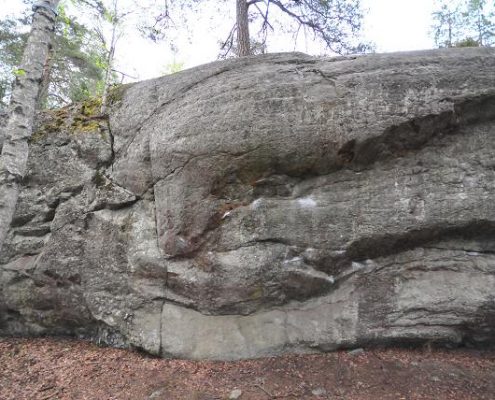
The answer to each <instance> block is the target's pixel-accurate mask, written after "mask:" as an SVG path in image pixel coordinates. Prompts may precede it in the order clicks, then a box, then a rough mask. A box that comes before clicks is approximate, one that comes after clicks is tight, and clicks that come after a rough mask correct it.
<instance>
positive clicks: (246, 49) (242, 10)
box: [236, 0, 251, 57]
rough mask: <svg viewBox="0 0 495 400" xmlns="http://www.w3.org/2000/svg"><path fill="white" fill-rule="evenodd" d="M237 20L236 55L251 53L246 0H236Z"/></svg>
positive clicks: (241, 55)
mask: <svg viewBox="0 0 495 400" xmlns="http://www.w3.org/2000/svg"><path fill="white" fill-rule="evenodd" d="M236 1H237V3H236V6H237V7H236V11H237V13H236V21H237V53H238V54H237V55H238V56H239V57H244V56H249V55H251V42H250V39H249V18H248V8H249V5H248V3H247V1H246V0H236Z"/></svg>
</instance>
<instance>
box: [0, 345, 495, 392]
mask: <svg viewBox="0 0 495 400" xmlns="http://www.w3.org/2000/svg"><path fill="white" fill-rule="evenodd" d="M0 368H1V369H0V399H1V400H11V399H12V400H14V399H15V400H22V399H29V400H57V399H59V400H62V399H68V400H82V399H88V400H89V399H90V400H125V399H129V400H148V399H155V400H161V399H167V400H170V399H186V400H187V399H191V400H192V399H194V400H213V399H228V398H229V395H230V393H231V392H232V390H234V389H240V390H241V391H242V395H241V397H240V398H239V399H240V400H247V399H253V400H254V399H259V400H265V399H346V400H357V399H361V400H375V399H376V400H378V399H380V400H382V399H383V400H386V399H393V400H416V399H433V400H447V399H456V400H457V399H462V400H465V399H466V400H467V399H488V400H494V399H495V350H486V351H475V350H467V349H464V350H433V351H429V350H427V349H419V350H418V349H416V350H405V349H386V350H378V349H373V350H366V351H365V352H363V353H361V354H358V355H352V354H350V353H349V352H346V351H339V352H334V353H328V354H319V355H290V356H283V357H274V358H264V359H258V360H247V361H238V362H211V361H205V362H195V361H184V360H163V359H157V358H152V357H149V356H146V355H143V354H141V353H138V352H134V351H129V350H118V349H112V348H101V347H97V346H96V345H94V344H91V343H87V342H83V341H75V340H66V339H63V340H62V339H57V340H55V339H36V340H32V339H0Z"/></svg>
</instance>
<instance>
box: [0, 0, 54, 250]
mask: <svg viewBox="0 0 495 400" xmlns="http://www.w3.org/2000/svg"><path fill="white" fill-rule="evenodd" d="M58 3H59V0H43V1H40V2H38V3H37V4H36V6H35V8H34V9H35V11H34V16H33V23H32V26H31V33H30V34H29V38H28V41H27V44H26V47H25V49H24V54H23V57H22V63H21V65H22V67H21V68H20V69H19V70H18V74H17V75H18V76H17V79H16V82H15V85H14V89H13V91H12V97H11V101H10V109H9V121H8V122H7V126H6V127H5V129H4V134H5V139H4V142H3V146H2V153H1V155H0V251H1V249H2V245H3V243H4V241H5V237H6V236H7V232H8V230H9V228H10V224H11V222H12V218H13V216H14V212H15V208H16V205H17V199H18V196H19V185H20V184H21V181H22V179H23V178H24V176H25V174H26V167H27V159H28V154H29V148H28V140H29V139H30V137H31V135H32V133H33V122H34V117H35V112H36V104H37V98H38V92H39V89H40V84H41V80H42V76H43V69H44V66H45V63H46V59H47V56H48V52H49V47H50V43H51V40H52V35H53V31H54V27H55V19H56V13H55V11H54V10H55V9H56V8H57V6H58Z"/></svg>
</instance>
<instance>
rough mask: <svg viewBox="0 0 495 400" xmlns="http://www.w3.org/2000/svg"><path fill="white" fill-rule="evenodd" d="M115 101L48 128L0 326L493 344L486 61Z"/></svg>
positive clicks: (473, 55) (492, 142) (402, 61)
mask: <svg viewBox="0 0 495 400" xmlns="http://www.w3.org/2000/svg"><path fill="white" fill-rule="evenodd" d="M112 98H113V100H112V101H113V104H112V107H111V112H110V116H109V120H108V121H105V120H101V119H98V118H96V117H93V116H91V112H90V111H91V110H89V109H90V108H91V107H89V106H88V105H83V106H74V107H72V108H71V109H64V110H59V111H56V112H51V113H49V114H46V115H44V116H43V117H42V118H41V122H40V127H39V131H38V132H37V133H36V134H35V135H34V137H33V140H32V143H31V156H30V164H29V165H30V173H29V175H28V177H27V178H26V181H25V183H24V190H23V192H22V194H21V198H20V203H19V205H18V209H17V214H16V217H15V220H14V222H13V225H12V228H11V230H10V234H9V238H8V242H7V243H6V244H5V245H4V248H3V250H2V254H1V255H0V333H1V334H3V335H40V334H50V335H62V334H64V335H65V334H68V335H77V336H83V337H90V338H92V339H94V340H98V341H103V342H106V343H110V344H112V345H132V346H136V347H139V348H142V349H144V350H146V351H148V352H150V353H153V354H157V355H162V356H173V357H187V358H214V359H237V358H245V357H258V356H264V355H274V354H279V353H282V352H286V351H298V352H309V351H320V350H321V351H326V350H332V349H336V348H339V347H355V346H366V345H373V344H394V343H395V344H400V343H421V342H425V341H428V342H441V343H450V344H463V343H471V344H482V345H484V344H493V343H495V201H494V198H495V157H494V154H495V51H494V50H491V49H457V50H443V51H430V52H416V53H401V54H387V55H371V56H365V57H357V58H356V57H350V58H335V59H318V58H312V57H309V56H306V55H303V54H274V55H267V56H262V57H253V58H244V59H237V60H229V61H225V62H217V63H213V64H209V65H205V66H202V67H199V68H195V69H191V70H188V71H184V72H181V73H178V74H175V75H172V76H167V77H163V78H160V79H155V80H150V81H145V82H141V83H138V84H134V85H132V86H128V87H122V88H120V89H116V90H114V92H113V94H112ZM78 107H79V108H78ZM81 107H82V108H81Z"/></svg>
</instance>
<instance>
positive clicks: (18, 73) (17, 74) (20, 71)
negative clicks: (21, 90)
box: [13, 68, 26, 76]
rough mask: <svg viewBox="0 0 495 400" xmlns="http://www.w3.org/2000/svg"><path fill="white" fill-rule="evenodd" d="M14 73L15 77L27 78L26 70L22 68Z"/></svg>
mask: <svg viewBox="0 0 495 400" xmlns="http://www.w3.org/2000/svg"><path fill="white" fill-rule="evenodd" d="M13 72H14V75H15V76H25V75H26V70H25V69H22V68H17V69H14V71H13Z"/></svg>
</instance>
